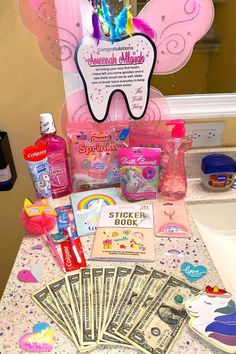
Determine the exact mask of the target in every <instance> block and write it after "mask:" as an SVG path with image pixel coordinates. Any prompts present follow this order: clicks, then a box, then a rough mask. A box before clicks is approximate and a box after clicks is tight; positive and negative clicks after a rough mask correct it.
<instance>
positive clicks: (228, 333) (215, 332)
mask: <svg viewBox="0 0 236 354" xmlns="http://www.w3.org/2000/svg"><path fill="white" fill-rule="evenodd" d="M215 312H219V313H223V314H224V315H223V316H217V317H215V318H214V322H212V323H210V324H209V325H208V326H207V327H206V329H205V332H212V333H210V334H209V335H208V337H209V338H213V339H215V340H217V341H219V342H220V343H223V344H225V345H228V346H235V345H236V310H235V303H234V301H232V300H230V301H229V303H228V305H227V306H226V307H223V308H219V309H216V310H215Z"/></svg>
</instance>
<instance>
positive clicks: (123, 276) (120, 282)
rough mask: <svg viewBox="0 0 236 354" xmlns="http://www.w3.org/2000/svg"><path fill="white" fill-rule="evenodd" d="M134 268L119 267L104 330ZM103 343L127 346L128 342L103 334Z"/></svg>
mask: <svg viewBox="0 0 236 354" xmlns="http://www.w3.org/2000/svg"><path fill="white" fill-rule="evenodd" d="M132 270H133V269H132V268H127V267H118V268H117V270H116V275H115V279H114V283H113V288H112V291H111V294H110V298H109V302H108V306H107V310H106V314H105V318H104V327H103V330H104V329H105V328H106V324H107V323H108V322H109V319H110V315H111V314H112V312H113V310H114V308H115V306H116V304H117V302H118V301H119V299H120V297H121V296H122V293H123V290H124V288H125V286H126V284H127V282H128V280H129V278H130V274H131V272H132ZM101 339H102V341H104V342H105V343H107V344H116V345H125V346H127V342H126V341H124V340H122V339H118V338H114V337H111V336H109V335H108V334H106V333H104V332H103V333H102V336H101ZM128 346H129V345H128Z"/></svg>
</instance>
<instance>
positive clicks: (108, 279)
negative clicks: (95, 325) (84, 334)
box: [98, 268, 116, 342]
mask: <svg viewBox="0 0 236 354" xmlns="http://www.w3.org/2000/svg"><path fill="white" fill-rule="evenodd" d="M115 274H116V268H105V269H104V273H103V279H102V290H101V293H102V295H101V306H100V317H99V334H98V340H99V342H102V338H101V335H102V328H103V324H104V318H105V313H106V310H107V307H108V301H109V297H110V294H111V290H112V287H113V283H114V278H115Z"/></svg>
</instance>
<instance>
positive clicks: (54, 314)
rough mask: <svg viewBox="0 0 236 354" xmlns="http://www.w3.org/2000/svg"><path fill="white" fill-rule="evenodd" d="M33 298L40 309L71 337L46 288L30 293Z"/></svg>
mask: <svg viewBox="0 0 236 354" xmlns="http://www.w3.org/2000/svg"><path fill="white" fill-rule="evenodd" d="M32 298H33V300H34V301H35V302H36V304H37V305H38V306H39V307H41V309H42V310H43V311H44V312H45V313H46V314H47V315H48V316H49V317H50V318H51V319H52V320H53V321H54V322H55V323H56V324H57V325H58V326H59V327H60V328H61V329H62V330H63V331H64V332H65V333H66V335H67V336H68V337H70V338H71V334H70V331H69V329H68V327H67V325H66V323H65V321H64V319H63V317H62V316H61V314H60V312H59V310H58V308H57V305H56V304H55V302H54V300H53V298H52V296H51V294H50V292H49V290H48V288H47V287H46V288H43V289H41V290H40V291H37V292H36V293H35V294H33V295H32Z"/></svg>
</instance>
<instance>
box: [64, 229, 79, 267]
mask: <svg viewBox="0 0 236 354" xmlns="http://www.w3.org/2000/svg"><path fill="white" fill-rule="evenodd" d="M66 230H67V233H68V236H69V240H70V243H71V246H72V251H73V253H74V255H75V258H76V261H77V263H81V261H82V259H81V257H80V255H79V252H78V250H77V248H76V244H75V241H74V239H73V236H72V232H71V226H68V227H67V229H66Z"/></svg>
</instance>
